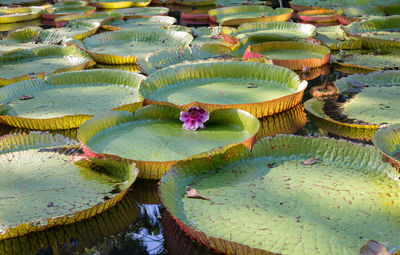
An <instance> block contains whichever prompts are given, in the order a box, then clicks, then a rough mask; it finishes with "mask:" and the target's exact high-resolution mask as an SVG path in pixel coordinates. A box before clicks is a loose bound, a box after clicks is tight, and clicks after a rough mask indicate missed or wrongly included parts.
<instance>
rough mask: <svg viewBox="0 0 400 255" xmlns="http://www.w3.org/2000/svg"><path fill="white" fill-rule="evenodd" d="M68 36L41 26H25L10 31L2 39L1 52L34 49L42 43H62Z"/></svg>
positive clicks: (0, 43)
mask: <svg viewBox="0 0 400 255" xmlns="http://www.w3.org/2000/svg"><path fill="white" fill-rule="evenodd" d="M66 39H67V38H66V37H64V36H62V35H61V34H58V33H54V32H50V31H48V30H44V29H42V28H40V27H25V28H23V29H17V30H14V31H10V32H9V33H8V35H7V36H6V37H5V38H3V39H1V40H0V52H2V51H12V50H17V49H32V48H36V47H38V46H41V45H49V44H50V45H51V44H55V45H58V44H62V43H63V42H64V41H65V40H66Z"/></svg>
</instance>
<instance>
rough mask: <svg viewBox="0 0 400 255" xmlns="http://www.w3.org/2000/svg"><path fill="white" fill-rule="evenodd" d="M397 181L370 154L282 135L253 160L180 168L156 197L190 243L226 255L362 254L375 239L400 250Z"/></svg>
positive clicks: (233, 155) (240, 155)
mask: <svg viewBox="0 0 400 255" xmlns="http://www.w3.org/2000/svg"><path fill="white" fill-rule="evenodd" d="M398 178H399V174H398V173H397V171H396V169H394V168H393V167H391V166H390V164H387V163H383V162H382V160H381V156H380V154H379V152H378V151H377V149H375V148H374V147H372V146H365V145H361V144H354V143H350V142H347V141H343V140H333V139H327V138H308V137H297V136H287V135H286V136H280V135H279V136H276V137H274V138H267V139H263V140H261V141H260V142H258V143H257V144H256V145H255V146H254V147H253V150H252V153H250V152H249V151H248V150H245V148H241V149H239V147H236V148H234V149H232V151H227V152H225V153H222V154H218V155H215V156H214V157H213V158H212V159H211V160H210V159H191V160H185V161H182V162H179V163H178V164H177V165H176V166H174V167H173V168H172V169H171V171H169V172H168V173H167V174H166V175H164V177H163V178H162V180H161V182H160V195H161V199H162V201H163V204H164V205H165V207H166V208H167V210H168V211H169V212H170V213H171V215H172V216H173V217H174V218H175V220H176V221H177V222H178V224H179V225H180V227H181V228H183V229H184V231H185V232H186V233H187V234H189V235H190V236H191V237H192V238H195V239H196V240H197V241H199V242H201V243H202V244H204V245H206V246H208V247H210V248H212V249H214V250H216V251H218V252H220V253H225V254H271V253H272V254H278V253H279V254H317V253H321V254H358V252H359V250H360V248H361V247H362V246H363V245H364V244H365V242H366V240H369V239H371V240H377V241H378V242H380V243H385V244H386V245H387V246H388V248H389V249H393V250H398V249H399V248H398V246H397V244H398V243H399V241H400V228H399V221H398V219H399V216H400V208H399V203H397V196H398V193H399V192H400V187H399V180H398ZM196 191H197V193H198V194H197V196H196ZM186 194H188V195H186ZM189 195H192V196H191V197H192V198H191V197H190V196H189ZM193 196H194V197H197V199H195V198H193ZM201 198H203V199H201Z"/></svg>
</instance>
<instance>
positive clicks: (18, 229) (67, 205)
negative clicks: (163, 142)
mask: <svg viewBox="0 0 400 255" xmlns="http://www.w3.org/2000/svg"><path fill="white" fill-rule="evenodd" d="M1 145H2V146H1V151H0V164H1V165H3V167H2V168H1V169H2V170H3V173H2V176H3V178H2V179H1V181H0V182H1V190H2V201H3V203H2V205H1V210H0V211H1V213H0V218H1V223H0V247H1V250H2V252H4V253H5V254H18V253H19V254H31V253H32V252H34V253H36V252H37V251H38V250H39V249H40V248H43V247H47V246H53V245H54V246H56V245H57V244H59V245H61V244H65V245H70V242H73V240H79V242H82V243H85V242H87V241H90V240H91V239H90V238H87V237H86V238H85V237H84V238H82V236H84V235H83V233H82V232H83V231H84V230H85V229H86V230H88V229H90V228H93V223H97V224H98V223H99V222H98V220H100V221H101V220H102V219H101V216H100V215H101V213H103V212H104V213H105V215H103V216H109V213H110V212H111V210H109V209H110V208H112V207H113V206H115V205H116V203H118V201H121V199H123V197H124V196H125V194H126V193H127V192H128V190H129V186H130V185H131V184H132V183H133V182H134V181H135V179H136V176H137V170H136V169H135V167H134V165H132V164H130V163H127V162H124V161H118V162H117V161H113V160H108V161H99V162H96V163H93V162H95V160H93V161H92V163H90V162H86V163H85V164H83V163H81V164H75V163H73V162H72V157H73V154H74V153H76V151H77V149H78V148H79V144H78V143H77V142H76V141H74V140H70V139H66V138H64V137H62V136H60V135H55V136H53V135H50V134H46V133H45V134H42V133H36V132H34V133H30V134H29V135H24V134H16V135H9V136H5V137H2V138H1ZM49 190H50V191H51V192H49ZM11 205H12V206H11ZM124 205H128V204H126V202H125V204H124ZM131 208H132V207H131ZM120 209H121V208H120ZM136 212H137V211H136ZM125 213H126V212H125ZM122 215H124V214H121V216H122ZM133 215H137V214H134V213H133ZM124 216H126V215H124ZM103 219H105V218H103ZM121 220H122V221H123V220H124V219H121ZM82 222H84V224H81V223H82ZM104 223H105V222H104ZM104 223H102V224H99V225H97V226H96V228H100V229H102V230H107V231H108V230H110V231H118V229H119V230H120V229H121V227H120V226H119V224H115V223H114V225H115V226H109V227H108V228H107V227H105V226H104ZM72 224H73V227H71V226H72ZM106 224H107V223H106ZM45 231H47V233H45ZM107 231H104V234H106V233H107ZM61 232H62V234H61ZM101 232H103V231H99V233H96V234H95V233H93V234H92V235H90V236H91V237H92V239H93V240H95V239H96V238H97V240H98V239H99V238H101V237H99V234H100V233H101ZM69 238H71V239H69ZM93 240H92V242H93ZM62 246H63V245H62ZM61 248H62V247H61Z"/></svg>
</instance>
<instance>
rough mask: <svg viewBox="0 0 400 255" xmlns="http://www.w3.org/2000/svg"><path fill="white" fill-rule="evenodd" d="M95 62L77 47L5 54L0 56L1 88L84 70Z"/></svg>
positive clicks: (51, 47) (49, 47)
mask: <svg viewBox="0 0 400 255" xmlns="http://www.w3.org/2000/svg"><path fill="white" fill-rule="evenodd" d="M94 64H95V62H94V61H93V59H92V58H91V57H90V55H89V54H87V53H86V52H84V51H81V50H80V49H79V48H77V47H75V46H70V47H60V46H44V47H38V48H33V49H26V50H17V51H8V52H3V53H2V54H1V55H0V67H1V68H0V86H4V85H7V84H10V83H14V82H17V81H21V80H27V79H30V78H41V77H44V76H46V75H49V74H52V73H60V72H66V71H73V70H82V69H85V68H87V67H90V66H93V65H94Z"/></svg>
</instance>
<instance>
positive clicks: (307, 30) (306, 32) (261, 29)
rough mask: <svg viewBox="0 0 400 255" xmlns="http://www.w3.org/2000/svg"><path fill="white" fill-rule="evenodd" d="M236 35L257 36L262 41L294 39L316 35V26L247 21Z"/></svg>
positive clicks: (239, 36) (242, 37)
mask: <svg viewBox="0 0 400 255" xmlns="http://www.w3.org/2000/svg"><path fill="white" fill-rule="evenodd" d="M235 35H236V37H237V38H239V39H240V40H244V39H246V38H249V37H257V38H260V42H261V40H262V42H266V41H294V40H298V39H308V38H312V37H314V36H315V35H316V28H315V26H313V25H311V24H300V23H293V22H266V23H263V22H260V23H245V24H242V25H240V26H239V27H238V29H237V32H236V33H235Z"/></svg>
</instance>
